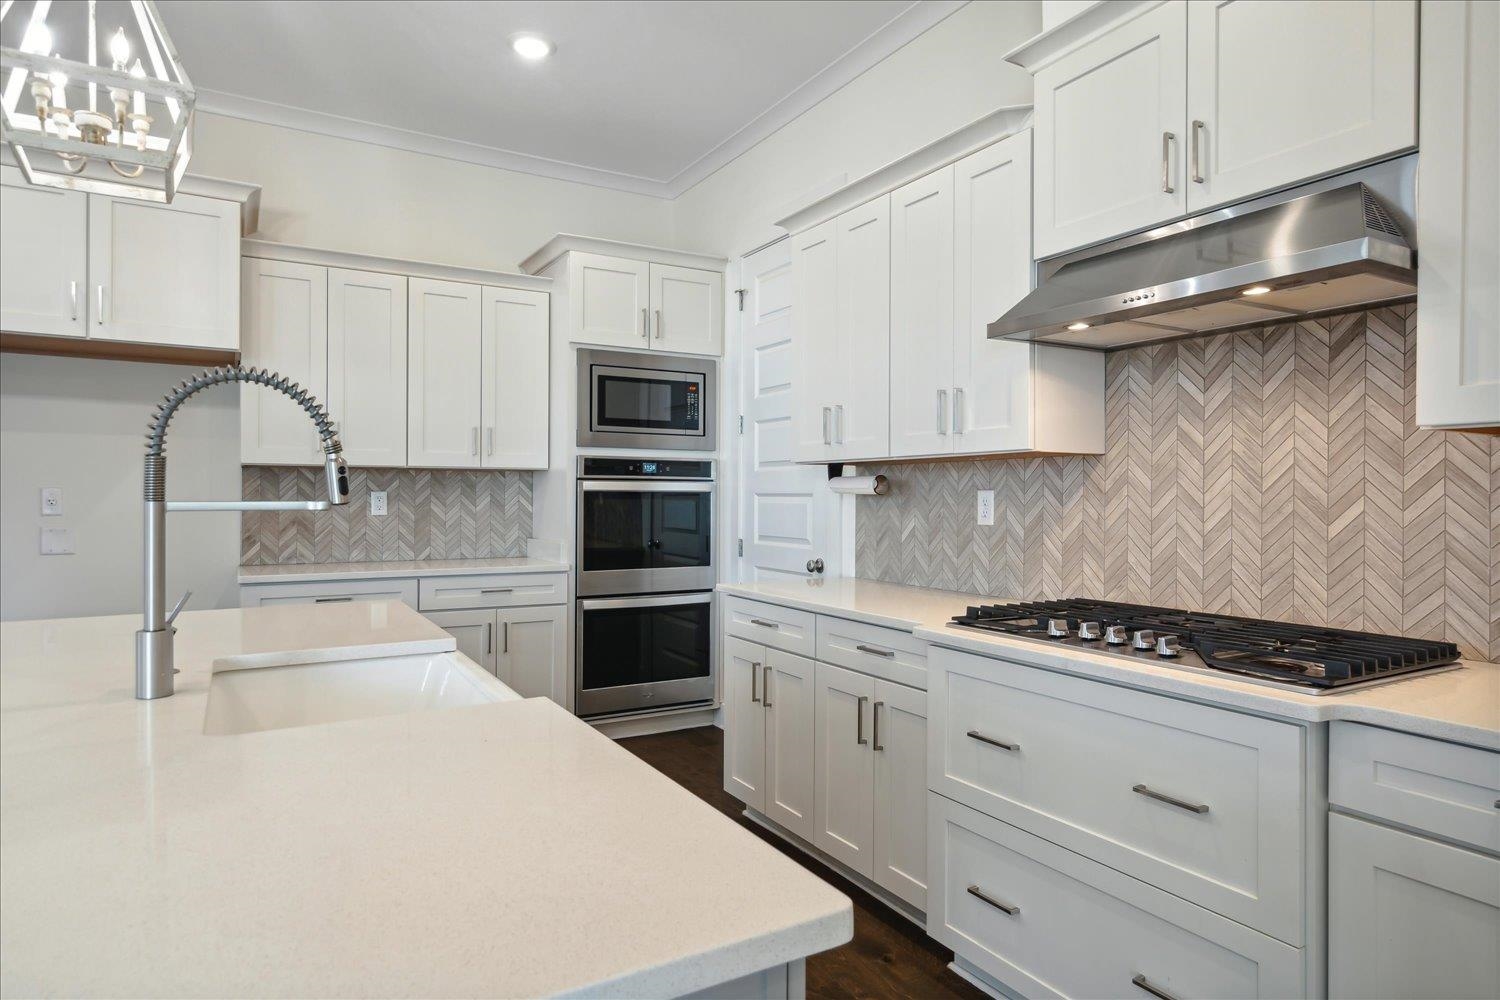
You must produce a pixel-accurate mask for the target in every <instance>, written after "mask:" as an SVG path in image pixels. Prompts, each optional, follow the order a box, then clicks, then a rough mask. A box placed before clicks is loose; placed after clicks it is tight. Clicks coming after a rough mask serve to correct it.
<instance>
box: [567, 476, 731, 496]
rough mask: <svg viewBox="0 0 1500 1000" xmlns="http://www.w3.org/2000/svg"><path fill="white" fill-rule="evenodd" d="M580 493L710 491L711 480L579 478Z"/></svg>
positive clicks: (711, 490)
mask: <svg viewBox="0 0 1500 1000" xmlns="http://www.w3.org/2000/svg"><path fill="white" fill-rule="evenodd" d="M578 490H579V492H581V493H712V492H713V491H714V484H713V482H712V481H711V480H703V479H697V480H681V479H669V480H663V479H580V480H578Z"/></svg>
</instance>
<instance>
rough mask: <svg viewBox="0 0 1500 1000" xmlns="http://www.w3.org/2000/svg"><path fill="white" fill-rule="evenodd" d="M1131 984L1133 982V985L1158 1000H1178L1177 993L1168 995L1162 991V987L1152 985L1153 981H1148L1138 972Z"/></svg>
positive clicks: (1132, 978)
mask: <svg viewBox="0 0 1500 1000" xmlns="http://www.w3.org/2000/svg"><path fill="white" fill-rule="evenodd" d="M1130 982H1131V984H1132V985H1134V986H1137V987H1139V988H1140V989H1143V990H1145V991H1146V992H1147V993H1149V994H1151V995H1152V996H1154V997H1156V1000H1177V994H1175V993H1168V992H1167V991H1166V990H1164V989H1162V988H1161V987H1160V986H1157V985H1155V984H1154V983H1152V982H1151V980H1149V979H1147V978H1146V977H1145V976H1143V975H1141V974H1140V973H1139V972H1137V973H1136V974H1135V975H1134V976H1132V977H1131V979H1130Z"/></svg>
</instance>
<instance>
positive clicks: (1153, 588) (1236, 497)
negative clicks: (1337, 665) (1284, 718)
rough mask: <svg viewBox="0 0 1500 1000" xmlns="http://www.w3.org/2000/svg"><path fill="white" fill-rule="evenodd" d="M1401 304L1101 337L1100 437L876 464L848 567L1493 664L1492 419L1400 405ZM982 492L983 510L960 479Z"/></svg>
mask: <svg viewBox="0 0 1500 1000" xmlns="http://www.w3.org/2000/svg"><path fill="white" fill-rule="evenodd" d="M1415 330H1416V311H1415V307H1414V306H1411V305H1400V306H1396V307H1393V308H1386V309H1377V310H1372V311H1367V312H1354V313H1348V314H1346V315H1342V316H1335V317H1331V318H1325V319H1319V320H1314V321H1308V322H1303V323H1297V324H1286V325H1279V326H1269V327H1264V328H1261V329H1258V330H1252V331H1249V332H1242V333H1232V334H1221V335H1218V336H1213V337H1207V338H1201V339H1196V340H1184V341H1179V342H1176V343H1171V344H1156V345H1147V346H1143V347H1138V348H1134V349H1132V350H1128V351H1119V352H1116V353H1114V354H1111V355H1110V356H1109V358H1108V359H1107V361H1106V367H1105V381H1106V388H1105V392H1106V421H1107V440H1108V449H1107V451H1106V453H1105V454H1103V455H1100V456H1091V457H1086V458H1056V457H1053V458H1029V459H1012V460H1004V461H985V462H966V461H955V462H939V463H931V464H918V465H889V466H880V467H876V468H874V469H873V471H878V472H883V473H884V474H885V475H887V476H889V477H890V478H891V481H892V483H893V489H892V493H891V495H890V496H887V497H861V498H859V500H858V503H857V511H858V515H857V526H858V527H857V531H856V539H855V544H856V562H857V571H858V573H859V575H860V576H863V577H870V578H873V579H880V580H892V581H896V582H900V583H910V584H917V585H921V586H929V587H942V588H947V589H955V590H968V591H978V592H980V593H985V594H993V595H995V596H997V597H1013V598H1025V597H1066V596H1072V595H1084V596H1090V597H1103V598H1113V599H1117V600H1126V601H1149V602H1152V603H1158V604H1167V605H1174V606H1177V607H1188V608H1203V609H1207V610H1213V611H1227V612H1230V613H1233V614H1241V615H1254V616H1264V617H1268V618H1283V619H1288V620H1293V621H1304V622H1313V623H1319V624H1330V625H1338V626H1343V627H1346V628H1355V629H1367V630H1372V631H1386V632H1399V633H1404V634H1409V635H1420V636H1430V637H1442V638H1447V639H1451V640H1452V641H1454V642H1457V643H1458V644H1459V645H1460V646H1461V647H1462V648H1463V650H1464V652H1465V655H1467V656H1470V657H1473V658H1477V659H1488V660H1496V661H1500V437H1494V436H1486V435H1478V434H1460V433H1452V432H1446V433H1445V432H1441V431H1428V430H1419V429H1417V427H1416V424H1415V412H1416V410H1415V405H1414V385H1415V379H1414V372H1415V363H1416V347H1415V342H1414V334H1415ZM980 489H993V490H995V505H996V510H995V525H994V526H993V527H977V526H976V525H975V524H974V492H975V491H976V490H980Z"/></svg>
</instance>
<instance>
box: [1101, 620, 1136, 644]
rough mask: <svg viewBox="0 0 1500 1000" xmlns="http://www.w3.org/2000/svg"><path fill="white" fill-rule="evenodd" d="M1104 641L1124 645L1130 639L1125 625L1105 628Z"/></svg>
mask: <svg viewBox="0 0 1500 1000" xmlns="http://www.w3.org/2000/svg"><path fill="white" fill-rule="evenodd" d="M1104 641H1105V642H1107V643H1109V644H1110V645H1111V646H1123V645H1125V643H1127V642H1129V641H1130V640H1129V639H1128V638H1127V637H1126V634H1125V626H1124V625H1111V626H1110V627H1109V628H1107V629H1105V630H1104Z"/></svg>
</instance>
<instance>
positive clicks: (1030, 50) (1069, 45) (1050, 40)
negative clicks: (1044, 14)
mask: <svg viewBox="0 0 1500 1000" xmlns="http://www.w3.org/2000/svg"><path fill="white" fill-rule="evenodd" d="M1165 2H1166V0H1098V2H1097V3H1095V4H1094V5H1093V6H1092V7H1085V8H1084V9H1083V10H1081V11H1079V12H1078V13H1077V14H1074V15H1073V16H1072V17H1070V18H1068V19H1067V20H1066V21H1063V22H1062V23H1061V24H1058V25H1055V26H1054V27H1052V28H1051V29H1050V30H1048V31H1044V32H1042V33H1041V34H1040V35H1034V36H1032V37H1031V38H1029V39H1027V40H1026V41H1024V42H1022V43H1021V44H1020V45H1017V46H1016V47H1015V48H1013V49H1011V50H1010V51H1009V52H1007V53H1005V54H1004V55H1003V56H1001V57H1000V58H1001V59H1003V60H1005V61H1006V62H1008V63H1014V64H1015V65H1017V66H1020V67H1021V68H1022V69H1024V70H1027V71H1028V72H1030V73H1032V74H1035V73H1036V72H1037V71H1038V70H1041V69H1045V68H1046V67H1047V66H1050V65H1052V64H1053V63H1054V62H1056V61H1057V60H1058V59H1060V58H1062V57H1063V56H1065V55H1067V54H1068V53H1069V52H1072V51H1073V50H1074V49H1076V48H1078V47H1079V46H1080V45H1082V44H1084V43H1085V42H1089V41H1092V40H1093V39H1095V38H1098V37H1099V36H1100V35H1102V34H1104V33H1105V32H1107V31H1110V30H1112V29H1114V28H1117V27H1119V26H1120V25H1122V24H1124V23H1125V22H1126V21H1129V20H1132V19H1134V18H1137V17H1139V16H1140V15H1142V14H1144V13H1146V12H1147V11H1149V10H1152V9H1154V8H1156V7H1160V6H1161V5H1162V4H1163V3H1165Z"/></svg>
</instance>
